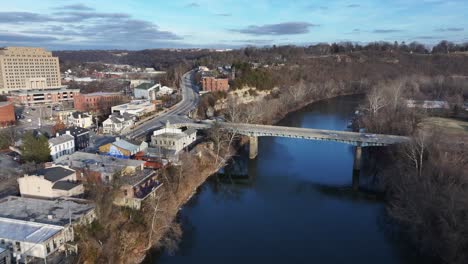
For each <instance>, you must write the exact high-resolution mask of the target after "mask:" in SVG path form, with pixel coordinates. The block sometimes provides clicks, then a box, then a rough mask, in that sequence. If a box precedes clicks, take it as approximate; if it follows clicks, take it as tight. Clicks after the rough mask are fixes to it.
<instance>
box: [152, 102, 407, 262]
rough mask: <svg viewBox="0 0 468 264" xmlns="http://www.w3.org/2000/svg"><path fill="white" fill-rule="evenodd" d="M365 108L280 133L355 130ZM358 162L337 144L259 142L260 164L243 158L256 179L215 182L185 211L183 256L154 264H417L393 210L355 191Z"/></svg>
mask: <svg viewBox="0 0 468 264" xmlns="http://www.w3.org/2000/svg"><path fill="white" fill-rule="evenodd" d="M361 101H362V97H360V96H344V97H338V98H334V99H331V100H327V101H322V102H318V103H314V104H312V105H309V106H308V107H306V108H304V109H302V110H300V111H297V112H294V113H291V114H289V115H288V116H287V117H286V118H285V119H283V120H282V121H281V122H280V123H279V125H288V126H295V127H307V128H321V129H335V130H346V126H347V123H348V121H349V120H350V118H351V117H352V115H353V113H354V111H355V109H356V108H357V106H358V104H359V103H360V102H361ZM353 153H354V152H353V147H352V146H350V145H346V144H342V143H336V142H322V141H308V140H301V139H288V138H272V137H263V138H259V155H258V157H257V159H255V160H248V159H247V157H246V156H247V155H246V154H241V156H240V157H238V158H236V162H237V163H238V165H239V166H240V167H241V168H244V170H245V171H246V174H248V177H246V178H243V179H239V178H235V179H229V178H226V177H221V178H220V177H218V176H213V177H211V178H210V179H209V180H208V181H207V182H206V183H205V184H204V185H203V186H201V187H200V188H199V190H198V192H197V194H196V195H194V197H193V198H192V199H191V200H190V201H189V202H188V203H187V204H186V205H185V206H184V207H183V208H182V210H181V212H180V220H181V221H182V223H183V228H184V236H183V239H182V242H181V243H180V248H179V250H178V251H176V252H175V253H174V255H169V254H168V253H167V252H164V253H162V254H159V253H156V254H154V255H153V256H152V257H151V258H150V261H149V262H150V263H170V264H171V263H263V262H268V263H286V261H287V262H288V263H415V262H416V261H415V257H414V256H412V254H409V251H410V250H408V247H407V245H405V243H403V242H401V241H398V239H396V238H395V236H393V235H391V234H390V233H391V232H389V231H387V227H386V226H387V225H388V221H386V217H385V205H384V202H383V201H382V200H380V199H379V198H378V197H376V196H375V195H371V194H364V193H362V192H361V193H358V192H353V191H352V190H351V182H352V168H353ZM361 174H365V173H361ZM371 178H372V177H370V176H366V175H361V184H362V185H364V184H366V182H369V179H371Z"/></svg>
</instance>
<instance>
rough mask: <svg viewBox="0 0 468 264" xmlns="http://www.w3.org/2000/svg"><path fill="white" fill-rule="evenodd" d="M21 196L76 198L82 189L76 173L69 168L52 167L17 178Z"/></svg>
mask: <svg viewBox="0 0 468 264" xmlns="http://www.w3.org/2000/svg"><path fill="white" fill-rule="evenodd" d="M18 184H19V189H20V193H21V196H23V197H38V198H45V199H54V198H58V197H77V196H80V195H82V194H83V192H84V187H83V185H82V184H80V183H78V182H77V177H76V172H75V171H74V170H72V169H70V168H69V167H65V166H53V167H49V168H45V169H41V170H38V171H37V172H35V173H33V174H31V175H28V174H26V175H24V176H23V177H20V178H18Z"/></svg>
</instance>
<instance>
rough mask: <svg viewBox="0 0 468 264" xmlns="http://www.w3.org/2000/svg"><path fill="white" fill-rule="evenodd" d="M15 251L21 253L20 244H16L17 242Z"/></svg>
mask: <svg viewBox="0 0 468 264" xmlns="http://www.w3.org/2000/svg"><path fill="white" fill-rule="evenodd" d="M15 249H16V251H21V243H20V242H18V241H16V242H15Z"/></svg>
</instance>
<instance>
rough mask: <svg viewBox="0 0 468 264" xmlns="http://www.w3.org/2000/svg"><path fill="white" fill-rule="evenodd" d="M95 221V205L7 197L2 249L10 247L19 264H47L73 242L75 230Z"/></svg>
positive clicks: (1, 202) (1, 216) (2, 209)
mask: <svg viewBox="0 0 468 264" xmlns="http://www.w3.org/2000/svg"><path fill="white" fill-rule="evenodd" d="M95 218H96V213H95V211H94V206H93V205H92V204H90V203H89V202H87V201H83V200H78V199H73V200H70V199H68V200H63V199H58V200H43V199H32V198H25V197H16V196H9V197H5V198H2V199H0V241H1V242H2V245H1V247H3V248H9V249H10V251H11V253H12V255H13V257H14V258H15V259H16V260H17V261H18V262H21V263H36V262H41V263H47V261H48V260H49V259H50V257H49V256H51V255H52V254H54V253H56V252H57V251H63V250H65V249H66V244H67V243H68V242H72V241H74V239H75V237H74V230H73V229H74V227H76V226H77V225H86V224H90V223H91V222H92V221H93V220H94V219H95ZM0 256H1V255H0ZM0 260H1V258H0ZM34 261H36V262H34Z"/></svg>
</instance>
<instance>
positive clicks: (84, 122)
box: [67, 111, 93, 128]
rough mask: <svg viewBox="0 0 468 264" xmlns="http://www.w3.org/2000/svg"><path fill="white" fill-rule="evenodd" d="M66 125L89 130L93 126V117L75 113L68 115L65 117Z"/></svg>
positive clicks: (78, 112)
mask: <svg viewBox="0 0 468 264" xmlns="http://www.w3.org/2000/svg"><path fill="white" fill-rule="evenodd" d="M67 124H68V125H69V126H76V127H82V128H89V127H92V126H93V116H92V115H91V114H88V113H84V112H80V111H76V112H73V113H70V115H69V116H68V117H67Z"/></svg>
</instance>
